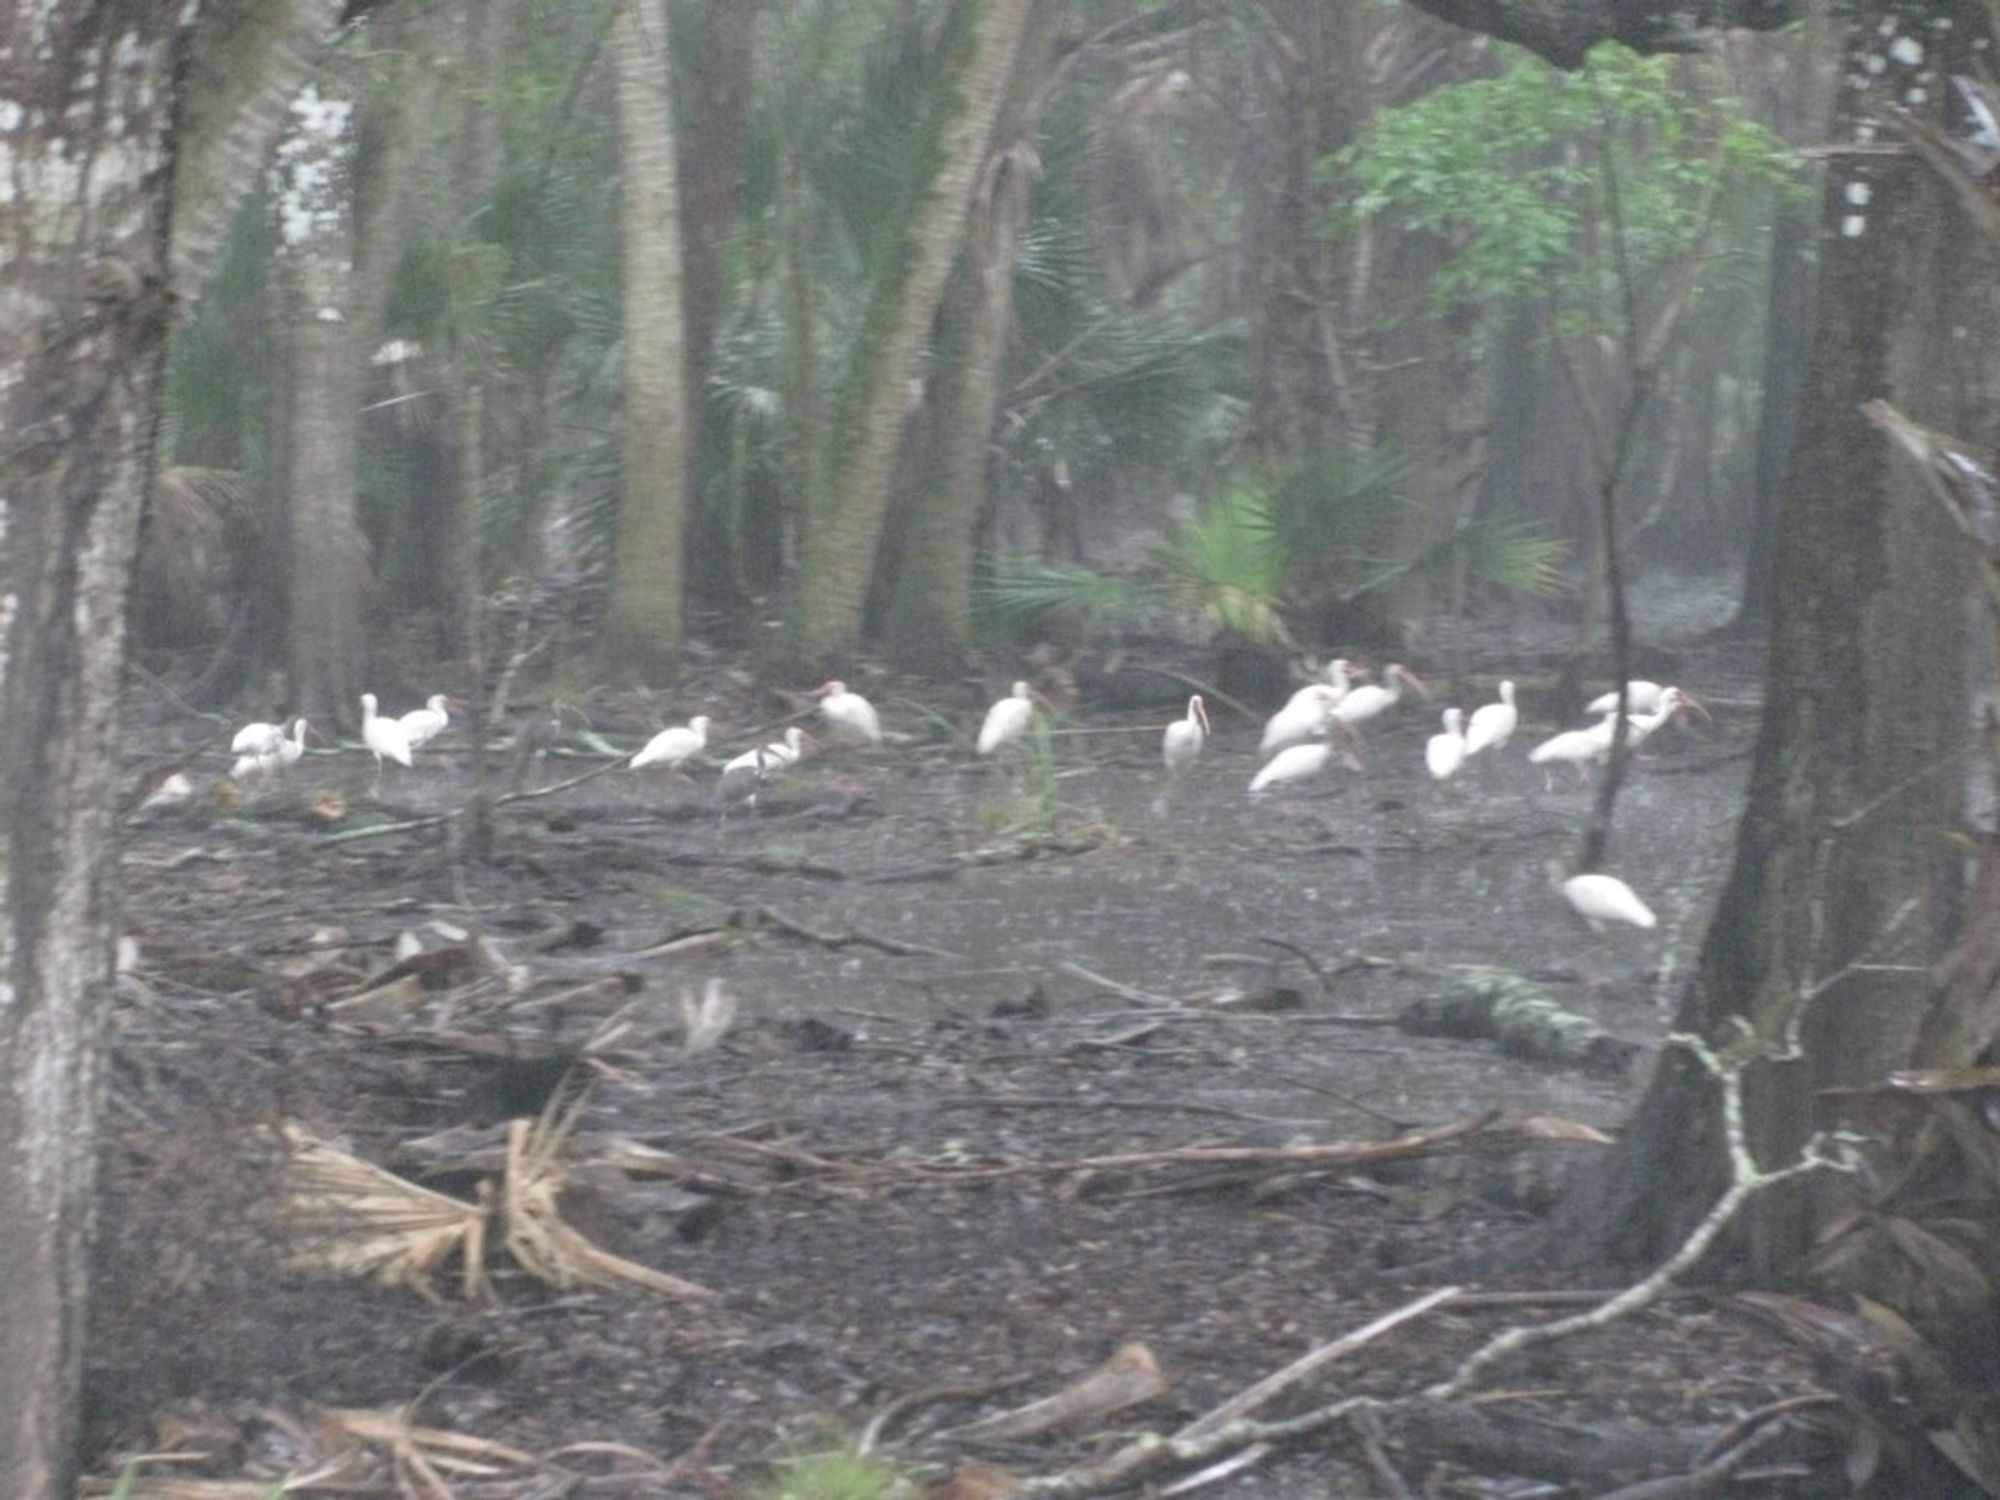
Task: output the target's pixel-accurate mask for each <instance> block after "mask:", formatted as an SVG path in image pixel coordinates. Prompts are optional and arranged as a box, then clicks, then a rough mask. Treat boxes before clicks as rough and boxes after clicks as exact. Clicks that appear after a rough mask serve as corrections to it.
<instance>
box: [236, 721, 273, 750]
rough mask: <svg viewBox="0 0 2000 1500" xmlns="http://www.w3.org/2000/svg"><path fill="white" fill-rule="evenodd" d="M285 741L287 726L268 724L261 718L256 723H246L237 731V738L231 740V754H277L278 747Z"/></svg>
mask: <svg viewBox="0 0 2000 1500" xmlns="http://www.w3.org/2000/svg"><path fill="white" fill-rule="evenodd" d="M284 743H285V728H284V726H283V725H282V724H266V723H263V722H262V721H261V720H260V721H259V722H257V723H255V724H245V725H244V726H243V727H242V728H241V729H239V730H237V731H236V738H235V739H233V740H231V741H230V742H229V753H230V754H231V755H276V754H277V753H278V747H279V746H280V745H282V744H284Z"/></svg>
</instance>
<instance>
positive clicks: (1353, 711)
mask: <svg viewBox="0 0 2000 1500" xmlns="http://www.w3.org/2000/svg"><path fill="white" fill-rule="evenodd" d="M1405 687H1412V688H1415V689H1416V690H1417V692H1418V693H1419V694H1420V695H1422V696H1423V697H1426V698H1428V697H1430V695H1431V690H1430V689H1429V688H1428V687H1427V686H1425V685H1424V682H1423V680H1422V679H1421V678H1419V677H1418V676H1417V674H1416V673H1414V672H1412V671H1411V670H1410V669H1409V668H1408V667H1404V666H1399V665H1397V664H1396V663H1394V662H1391V663H1390V664H1389V665H1388V666H1386V667H1384V668H1383V669H1382V680H1381V681H1380V682H1367V683H1363V684H1362V685H1361V686H1360V687H1358V688H1355V689H1353V690H1352V691H1351V692H1349V693H1348V695H1347V696H1346V697H1344V698H1342V699H1341V700H1340V701H1339V702H1338V703H1336V704H1334V706H1333V717H1334V718H1336V719H1338V720H1339V721H1340V722H1341V723H1343V724H1347V725H1350V726H1352V725H1356V724H1365V723H1367V722H1368V721H1369V720H1370V719H1374V718H1378V717H1380V716H1381V715H1382V714H1384V713H1387V712H1388V711H1389V710H1390V709H1392V708H1394V707H1395V706H1396V705H1397V704H1398V703H1400V702H1402V701H1403V689H1404V688H1405Z"/></svg>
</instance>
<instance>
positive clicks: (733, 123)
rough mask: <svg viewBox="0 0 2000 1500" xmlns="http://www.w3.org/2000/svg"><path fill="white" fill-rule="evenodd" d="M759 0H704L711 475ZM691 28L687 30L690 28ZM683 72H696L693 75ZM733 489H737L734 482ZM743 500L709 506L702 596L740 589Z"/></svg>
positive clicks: (689, 159)
mask: <svg viewBox="0 0 2000 1500" xmlns="http://www.w3.org/2000/svg"><path fill="white" fill-rule="evenodd" d="M761 8H762V7H761V4H760V3H759V0H704V3H703V5H702V6H701V9H700V16H701V25H700V36H699V38H698V40H697V46H698V48H699V50H698V52H697V54H696V56H697V59H698V65H697V66H696V67H694V68H693V69H692V70H690V71H692V73H693V75H694V96H695V97H694V101H693V102H694V109H693V111H692V114H691V116H690V114H689V112H688V111H685V110H684V111H683V112H682V116H683V119H684V121H685V122H686V123H685V125H684V127H683V134H684V135H685V136H686V137H687V149H685V150H683V151H682V153H681V164H682V177H681V202H682V205H683V208H684V212H685V213H686V215H687V233H686V236H685V244H684V245H683V247H682V248H683V251H684V255H685V260H686V267H685V275H686V296H685V297H684V298H683V299H682V300H683V305H684V306H685V307H686V309H687V369H688V391H689V398H690V399H689V401H688V426H689V434H688V450H689V451H690V452H692V453H701V454H705V456H706V460H707V461H706V464H705V465H704V467H705V468H706V469H708V470H709V471H710V472H714V471H717V470H721V469H725V468H727V467H728V466H729V464H730V457H729V454H728V452H727V451H726V448H725V447H724V445H723V444H722V443H719V442H717V441H716V440H715V439H713V438H711V437H710V436H709V433H708V426H709V424H708V421H707V401H706V398H707V391H708V377H709V373H710V372H711V371H712V370H713V369H714V368H715V347H714V346H715V335H716V330H717V329H718V328H720V327H721V324H722V317H723V311H724V306H725V303H726V301H727V297H728V293H729V287H728V285H727V283H726V282H725V280H724V277H723V259H722V247H723V243H724V241H725V239H726V237H727V236H728V235H729V233H730V232H731V230H732V229H734V228H735V225H736V210H737V203H738V200H739V199H740V198H741V196H742V182H743V152H744V147H745V145H746V143H747V141H748V137H749V125H750V85H751V79H752V76H753V75H752V71H751V62H752V59H753V56H754V52H753V46H752V44H753V42H754V40H755V37H756V33H757V14H758V11H759V10H760V9H761ZM683 35H685V33H683ZM683 76H686V75H685V73H684V74H683ZM731 488H733V486H732V487H731ZM735 512H736V507H734V506H732V505H730V504H727V503H725V504H721V505H714V506H705V507H702V508H701V514H699V515H698V516H697V518H696V526H695V529H694V531H693V533H692V535H691V536H690V538H689V542H688V546H689V553H690V556H689V563H690V566H689V570H688V571H689V575H690V577H691V579H692V580H693V584H692V586H693V589H694V591H695V593H696V595H697V597H706V598H709V599H726V598H729V597H730V596H731V595H733V594H734V593H735V580H736V576H737V571H738V569H737V559H736V557H735V555H734V554H735V550H736V549H735V547H734V545H733V538H732V535H731V520H732V517H733V515H734V514H735Z"/></svg>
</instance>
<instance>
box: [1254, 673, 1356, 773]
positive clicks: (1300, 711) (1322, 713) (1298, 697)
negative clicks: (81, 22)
mask: <svg viewBox="0 0 2000 1500" xmlns="http://www.w3.org/2000/svg"><path fill="white" fill-rule="evenodd" d="M1343 675H1345V674H1343ZM1343 696H1345V694H1344V692H1343V691H1342V690H1341V689H1338V688H1334V687H1330V686H1328V685H1327V684H1326V683H1324V682H1315V683H1310V684H1308V685H1307V686H1305V687H1302V688H1300V689H1299V690H1298V691H1297V692H1296V693H1294V694H1292V696H1291V698H1290V699H1289V700H1288V701H1287V702H1286V704H1285V706H1284V707H1283V708H1281V709H1279V710H1278V711H1277V712H1276V713H1274V714H1272V715H1271V717H1270V719H1269V720H1268V721H1267V722H1266V723H1265V725H1264V738H1263V739H1262V740H1261V741H1259V742H1258V746H1257V752H1258V754H1260V755H1266V756H1269V755H1275V754H1277V753H1278V752H1279V751H1280V750H1283V749H1284V748H1285V747H1286V746H1288V745H1302V744H1304V743H1305V742H1306V741H1307V740H1310V739H1314V738H1316V737H1318V736H1319V735H1321V734H1323V733H1325V732H1326V726H1327V719H1328V717H1329V716H1330V715H1331V714H1332V713H1333V711H1334V709H1335V708H1337V707H1339V705H1340V700H1341V698H1342V697H1343Z"/></svg>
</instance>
